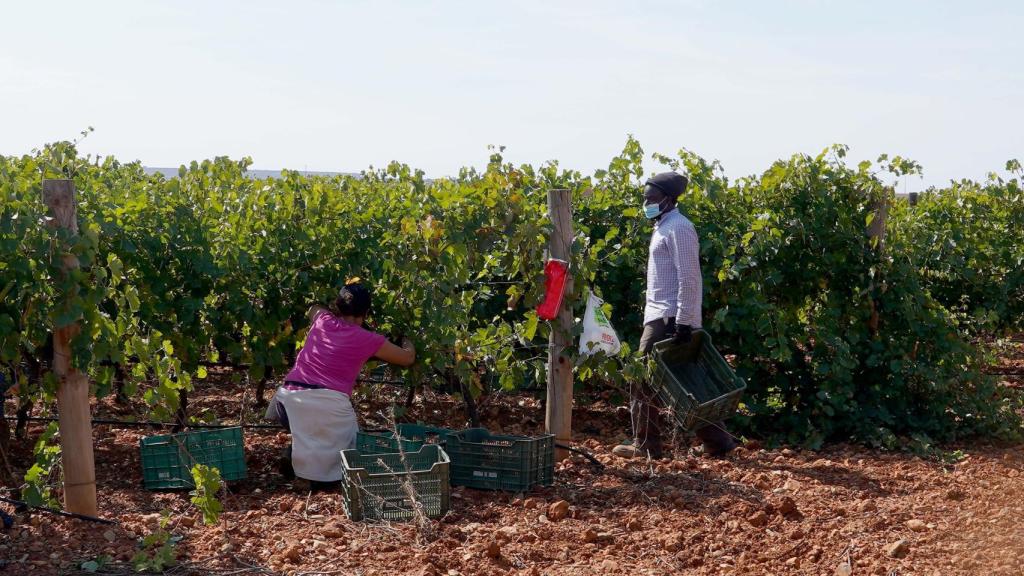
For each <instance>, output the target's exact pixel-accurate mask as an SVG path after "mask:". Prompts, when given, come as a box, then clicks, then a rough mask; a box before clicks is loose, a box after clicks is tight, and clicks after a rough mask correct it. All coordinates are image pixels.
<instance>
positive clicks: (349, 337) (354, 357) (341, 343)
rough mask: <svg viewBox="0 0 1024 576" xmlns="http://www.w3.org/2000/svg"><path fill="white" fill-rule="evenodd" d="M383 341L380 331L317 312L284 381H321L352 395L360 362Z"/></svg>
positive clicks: (371, 354) (325, 384)
mask: <svg viewBox="0 0 1024 576" xmlns="http://www.w3.org/2000/svg"><path fill="white" fill-rule="evenodd" d="M385 340H386V338H385V337H384V336H382V335H380V334H377V333H375V332H370V331H369V330H364V329H362V328H360V327H359V326H356V325H355V324H352V323H350V322H346V321H344V320H341V319H339V318H336V317H335V316H334V315H333V314H330V313H328V312H320V313H319V314H317V316H316V318H315V319H314V320H313V325H312V326H310V328H309V334H308V335H307V336H306V344H305V346H303V347H302V350H299V356H298V358H296V359H295V367H294V368H292V370H291V372H289V373H288V376H286V377H285V380H286V381H287V380H291V381H295V382H303V383H305V384H320V385H322V386H326V387H328V388H330V389H331V390H337V391H338V392H344V393H345V394H352V389H353V388H355V385H356V378H358V377H359V371H360V370H362V369H363V364H366V361H367V360H369V359H370V358H371V357H372V356H373V355H374V354H376V353H377V350H380V347H381V345H382V344H384V342H385Z"/></svg>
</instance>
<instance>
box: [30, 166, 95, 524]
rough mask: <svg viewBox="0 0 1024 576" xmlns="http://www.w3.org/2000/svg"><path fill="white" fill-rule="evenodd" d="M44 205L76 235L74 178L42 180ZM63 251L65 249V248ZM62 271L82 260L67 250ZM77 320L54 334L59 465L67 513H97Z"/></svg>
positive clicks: (55, 221)
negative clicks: (74, 358)
mask: <svg viewBox="0 0 1024 576" xmlns="http://www.w3.org/2000/svg"><path fill="white" fill-rule="evenodd" d="M43 203H44V204H46V206H47V207H49V208H50V211H51V213H52V215H53V220H52V221H50V225H51V226H53V227H55V228H60V229H64V230H67V231H68V232H69V233H70V234H71V235H72V236H73V235H76V234H78V219H77V214H76V212H77V206H76V202H75V185H74V183H73V182H71V180H43ZM61 248H62V249H63V247H61ZM63 252H64V256H63V262H62V265H63V269H64V273H65V274H68V273H70V272H71V271H73V270H76V269H78V257H76V256H75V255H74V254H71V253H70V252H69V251H66V250H64V251H63ZM79 329H80V327H79V325H78V323H77V322H75V323H73V324H70V325H68V326H63V327H61V328H55V329H54V331H53V371H54V373H55V374H56V375H57V378H58V379H59V381H60V387H59V388H58V389H57V410H59V411H60V418H59V426H60V446H61V462H62V465H63V468H64V509H65V510H67V511H68V512H73V513H75V514H86V515H89V516H95V515H96V469H95V462H94V461H93V454H92V423H91V421H90V418H91V415H90V413H89V380H88V378H87V377H86V376H85V374H82V373H81V372H79V371H78V369H76V368H74V367H73V366H72V365H71V340H72V339H73V338H74V337H75V336H76V335H77V334H78V331H79Z"/></svg>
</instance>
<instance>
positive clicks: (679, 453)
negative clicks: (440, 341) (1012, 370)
mask: <svg viewBox="0 0 1024 576" xmlns="http://www.w3.org/2000/svg"><path fill="white" fill-rule="evenodd" d="M1015 358H1016V357H1014V359H1012V362H1011V363H1010V364H1012V363H1013V362H1017V360H1016V359H1015ZM1012 365H1014V366H1015V364H1012ZM1009 378H1011V381H1008V383H1009V384H1016V383H1017V382H1016V380H1012V379H1013V378H1015V377H1013V376H1011V377H1009ZM388 394H389V393H387V392H380V391H378V392H374V393H371V394H364V395H362V396H360V397H359V398H358V410H359V412H360V413H361V414H363V415H364V417H365V418H364V419H365V422H364V424H365V425H366V426H370V427H373V426H378V425H380V424H382V423H383V419H384V412H385V410H384V408H383V407H384V406H385V405H387V404H388V401H389V400H390V399H391V398H392V397H395V398H397V397H398V396H397V395H396V394H391V396H389V395H388ZM240 398H242V394H240V392H239V390H238V389H236V388H233V387H232V386H231V385H227V384H225V385H224V386H219V387H218V386H208V387H204V388H203V390H202V391H201V392H200V393H198V394H196V395H195V397H194V398H193V399H192V406H193V407H194V408H195V409H197V410H201V409H204V408H205V409H209V410H212V411H215V412H218V413H221V414H228V413H232V412H233V411H234V412H233V413H237V412H238V410H239V408H240V406H241V404H240V402H241V400H240ZM250 398H251V396H250ZM480 408H481V414H482V416H483V418H484V424H485V425H486V426H488V427H489V428H491V429H494V430H500V431H505V432H518V433H522V432H525V433H529V432H533V431H538V430H539V429H540V428H541V426H542V422H543V414H542V412H541V409H540V405H539V403H538V402H537V400H536V399H535V398H532V397H530V396H527V395H504V396H492V397H490V398H488V399H486V401H485V402H484V403H483V404H482V405H481V407H480ZM124 411H125V410H124V409H121V408H117V407H116V406H114V405H113V404H110V403H109V402H105V403H103V404H101V405H99V406H97V413H98V414H101V415H103V414H106V415H113V414H115V413H123V412H124ZM248 412H249V414H250V416H249V417H250V418H252V414H255V412H253V411H252V410H248ZM409 416H410V418H416V419H421V420H425V421H428V422H432V423H438V424H442V423H449V424H450V423H451V422H454V421H458V420H459V419H460V418H461V413H460V408H459V406H458V405H456V404H455V403H454V402H453V401H451V400H450V399H447V398H444V397H439V396H433V395H430V394H428V395H427V397H424V398H421V399H419V400H418V402H417V404H416V405H415V406H414V409H413V411H412V412H411V413H410V415H409ZM628 424H629V419H628V414H627V413H625V411H624V410H623V409H622V408H615V407H613V406H612V405H611V404H610V403H607V402H604V401H602V400H600V399H595V400H594V401H592V402H588V403H587V405H586V406H585V407H582V408H578V409H577V410H576V411H575V412H574V426H575V429H576V431H577V433H576V437H575V438H574V440H575V442H576V443H577V444H578V445H580V446H583V447H586V448H587V449H588V450H589V451H591V452H592V453H593V454H594V455H595V456H596V458H597V459H598V460H599V461H600V462H602V463H603V465H604V466H603V468H600V469H599V468H597V467H595V466H594V465H592V464H591V463H589V462H587V461H586V460H585V459H584V458H582V457H580V456H574V457H572V458H569V459H568V460H566V461H564V462H561V463H559V464H558V465H557V466H556V474H555V482H554V484H553V485H552V486H549V487H543V488H536V489H534V490H533V491H531V492H529V493H526V494H508V493H501V492H488V491H478V490H471V489H464V488H456V489H454V491H453V498H452V504H451V511H450V512H449V514H448V515H447V516H445V517H444V518H443V519H441V520H439V521H437V522H434V523H432V524H431V525H430V526H428V527H427V528H426V529H424V528H421V527H417V526H416V525H413V524H410V523H394V524H370V523H363V522H351V521H350V520H348V519H347V517H346V515H345V513H344V511H343V507H342V501H341V496H340V495H339V494H336V493H331V492H316V493H310V492H308V491H305V490H304V487H302V486H299V485H297V484H296V483H293V482H287V481H285V480H284V479H283V478H282V477H280V476H279V475H278V474H277V472H276V469H275V461H276V458H277V455H278V454H279V452H280V450H281V449H282V447H284V446H285V445H286V444H287V442H288V438H287V435H286V434H285V433H284V432H282V431H277V430H250V431H248V432H247V434H246V454H247V465H248V470H249V477H248V479H247V480H244V481H241V482H237V483H233V484H232V485H231V486H230V489H229V493H228V494H226V495H224V496H223V498H222V502H223V505H224V512H223V513H222V515H221V518H220V522H219V523H218V524H216V525H214V526H205V525H204V524H203V523H202V519H201V516H200V515H199V513H198V511H197V510H196V509H195V508H194V507H193V506H192V505H191V503H190V501H189V496H188V494H187V493H185V492H149V491H146V490H143V489H141V472H140V470H139V462H138V453H139V452H138V451H139V449H138V443H139V439H140V438H141V437H142V436H143V435H147V434H152V433H153V431H151V430H146V429H130V428H114V427H111V426H98V427H96V429H95V446H96V461H97V480H98V487H99V497H100V501H101V506H102V510H103V515H104V516H106V517H109V518H113V519H116V520H117V521H118V522H119V525H117V526H104V525H98V524H93V523H88V522H82V521H78V520H66V519H60V518H56V517H54V516H51V515H46V514H32V515H27V514H18V515H17V516H16V524H15V526H14V527H13V528H12V529H10V530H7V531H3V532H0V574H8V573H9V574H24V575H35V574H81V573H89V572H87V571H86V570H85V569H93V568H96V569H97V573H107V574H120V573H127V572H128V571H129V567H128V565H127V561H128V560H129V559H130V558H131V557H132V556H134V555H135V554H136V553H137V551H138V548H139V542H140V539H142V538H144V537H145V536H147V535H148V534H151V533H152V532H153V531H154V530H155V529H156V527H157V524H158V523H159V519H160V518H161V512H165V511H167V512H169V513H170V518H171V524H170V526H169V527H168V528H169V530H170V531H171V533H172V534H174V535H175V540H176V541H177V543H176V548H177V554H178V559H179V564H178V565H177V566H176V567H174V568H171V569H169V570H167V571H166V572H165V573H167V574H175V575H186V574H225V575H227V574H233V575H234V574H289V575H302V574H308V575H312V574H324V575H327V574H363V575H374V574H379V575H394V574H423V575H451V576H455V575H469V574H581V575H582V574H630V575H633V574H737V575H738V574H822V575H831V574H879V575H883V574H908V575H909V574H928V575H931V574H935V575H939V574H942V575H949V574H1003V575H1014V576H1016V575H1020V574H1024V552H1022V551H1024V521H1022V519H1024V447H1021V446H1002V447H998V446H991V445H973V446H956V447H947V448H945V449H943V450H939V451H936V452H935V453H934V454H932V455H931V456H930V457H928V458H921V457H917V456H913V455H909V454H905V453H884V452H879V451H873V450H868V449H865V448H863V447H859V446H846V445H838V446H830V447H828V448H826V449H824V450H821V451H818V452H809V451H801V450H792V449H765V448H762V447H761V446H759V445H758V444H757V443H756V442H747V443H746V444H745V445H744V446H743V447H742V448H740V449H738V450H737V451H736V452H735V453H734V454H732V455H730V456H729V457H728V458H727V459H710V458H705V457H702V456H699V455H697V454H696V453H695V452H694V451H693V450H692V449H691V446H690V441H689V439H686V438H678V439H677V441H676V443H675V451H674V454H673V458H672V459H665V460H659V461H649V460H639V459H637V460H622V459H618V458H615V457H613V456H612V455H611V453H610V449H611V447H612V446H614V445H615V443H617V442H618V441H619V440H621V439H622V438H624V437H625V433H626V431H627V429H628ZM39 431H40V426H33V427H32V434H33V435H34V434H38V433H39ZM30 450H31V447H30V446H15V447H14V450H13V452H12V458H13V460H14V462H13V463H12V464H13V465H14V466H15V467H16V468H19V469H20V470H23V469H24V467H25V466H27V465H28V464H29V462H30V461H31V453H30ZM4 509H5V510H7V511H9V512H10V511H12V509H11V508H10V507H5V508H4ZM104 557H109V561H106V559H105V558H104ZM90 561H92V562H95V563H96V564H95V565H93V564H89V562H90ZM83 566H84V568H83Z"/></svg>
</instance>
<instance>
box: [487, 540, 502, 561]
mask: <svg viewBox="0 0 1024 576" xmlns="http://www.w3.org/2000/svg"><path fill="white" fill-rule="evenodd" d="M484 554H486V555H487V557H488V558H491V559H492V560H493V559H496V558H498V557H499V556H501V546H499V545H498V543H497V542H496V541H494V540H491V541H490V542H488V543H487V548H485V549H484Z"/></svg>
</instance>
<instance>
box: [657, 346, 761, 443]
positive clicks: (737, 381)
mask: <svg viewBox="0 0 1024 576" xmlns="http://www.w3.org/2000/svg"><path fill="white" fill-rule="evenodd" d="M651 387H652V388H653V389H654V391H655V392H656V393H657V395H658V398H659V399H660V400H661V403H662V406H663V407H665V408H666V409H668V410H670V411H671V412H672V413H673V415H674V417H675V420H676V422H677V423H678V424H679V426H681V427H682V428H683V429H684V430H694V429H696V428H700V427H702V426H704V425H707V424H713V423H716V422H719V421H721V420H724V419H726V418H728V417H729V416H731V415H733V414H734V413H735V412H736V408H737V407H738V406H739V403H740V397H741V396H743V391H744V390H745V389H746V384H745V383H744V382H743V379H742V378H740V377H739V376H737V375H736V373H735V372H733V370H732V368H731V367H730V366H729V364H728V363H727V362H726V361H725V358H723V357H722V355H721V354H719V353H718V351H717V350H715V347H714V346H713V345H712V343H711V335H710V334H708V333H707V332H705V331H704V330H694V332H693V337H692V338H691V339H690V341H689V342H681V343H677V342H673V341H672V340H665V341H663V342H658V343H657V344H655V345H654V370H653V373H652V377H651Z"/></svg>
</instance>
